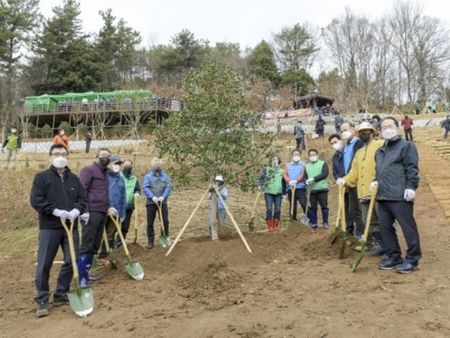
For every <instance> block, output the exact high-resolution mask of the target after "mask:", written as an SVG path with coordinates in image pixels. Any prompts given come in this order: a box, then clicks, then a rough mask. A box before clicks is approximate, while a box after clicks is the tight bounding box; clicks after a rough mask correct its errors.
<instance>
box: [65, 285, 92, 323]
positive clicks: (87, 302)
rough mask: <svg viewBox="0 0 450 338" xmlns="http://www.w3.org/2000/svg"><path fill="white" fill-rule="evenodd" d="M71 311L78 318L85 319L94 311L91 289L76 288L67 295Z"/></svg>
mask: <svg viewBox="0 0 450 338" xmlns="http://www.w3.org/2000/svg"><path fill="white" fill-rule="evenodd" d="M67 298H69V304H70V307H71V308H72V310H73V311H74V312H75V313H76V314H77V315H78V316H80V317H83V318H84V317H87V316H88V315H90V314H91V313H92V311H93V310H94V295H93V294H92V290H91V288H85V289H82V288H77V289H75V290H74V291H70V292H68V293H67Z"/></svg>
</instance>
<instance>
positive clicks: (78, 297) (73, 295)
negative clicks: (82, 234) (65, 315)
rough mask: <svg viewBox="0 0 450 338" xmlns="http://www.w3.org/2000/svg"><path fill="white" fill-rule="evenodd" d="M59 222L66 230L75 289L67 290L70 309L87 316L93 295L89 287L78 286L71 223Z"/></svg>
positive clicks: (91, 307) (90, 308) (79, 314)
mask: <svg viewBox="0 0 450 338" xmlns="http://www.w3.org/2000/svg"><path fill="white" fill-rule="evenodd" d="M60 220H61V224H62V226H63V228H64V230H65V231H66V234H67V239H68V240H69V248H70V258H71V260H72V268H73V283H74V285H75V290H74V291H70V292H67V298H69V304H70V307H71V308H72V310H73V311H74V312H75V313H76V314H77V315H78V316H80V317H83V318H84V317H86V316H88V315H89V314H90V313H91V312H92V311H93V310H94V295H93V294H92V290H91V288H90V287H88V288H84V289H82V288H81V286H80V277H79V274H78V264H77V256H76V255H75V245H74V244H73V223H74V222H71V223H70V228H68V227H67V225H66V220H64V219H62V218H61V219H60Z"/></svg>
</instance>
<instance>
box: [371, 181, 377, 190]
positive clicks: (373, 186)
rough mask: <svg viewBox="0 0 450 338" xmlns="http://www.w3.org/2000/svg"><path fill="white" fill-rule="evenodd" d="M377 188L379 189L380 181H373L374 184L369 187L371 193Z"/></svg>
mask: <svg viewBox="0 0 450 338" xmlns="http://www.w3.org/2000/svg"><path fill="white" fill-rule="evenodd" d="M375 188H378V181H373V182H372V183H370V185H369V189H370V191H373V190H374V189H375Z"/></svg>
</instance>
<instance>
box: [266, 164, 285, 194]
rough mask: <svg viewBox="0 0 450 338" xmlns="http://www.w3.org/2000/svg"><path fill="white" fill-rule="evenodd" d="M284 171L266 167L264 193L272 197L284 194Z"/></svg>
mask: <svg viewBox="0 0 450 338" xmlns="http://www.w3.org/2000/svg"><path fill="white" fill-rule="evenodd" d="M283 173H284V171H283V169H281V168H276V169H275V168H274V167H266V178H265V186H266V188H265V189H264V192H265V193H266V194H271V195H280V194H281V193H282V192H283V185H282V183H281V180H282V179H283Z"/></svg>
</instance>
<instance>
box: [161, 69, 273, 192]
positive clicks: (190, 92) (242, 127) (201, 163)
mask: <svg viewBox="0 0 450 338" xmlns="http://www.w3.org/2000/svg"><path fill="white" fill-rule="evenodd" d="M184 89H185V93H186V96H185V102H187V104H188V107H189V109H187V110H183V111H181V112H179V113H175V114H173V115H172V116H170V117H169V119H168V120H167V123H166V124H165V125H164V127H160V128H158V129H157V131H156V133H155V135H156V142H155V147H156V149H157V151H159V153H160V155H166V156H168V157H169V158H170V159H171V160H173V161H174V162H175V165H174V166H172V167H170V168H168V171H169V173H170V174H171V176H172V180H173V181H175V182H177V184H181V185H187V184H196V183H197V184H198V183H201V182H206V181H211V179H212V178H213V177H214V176H215V175H218V174H220V175H223V176H224V178H225V180H226V182H227V184H228V185H232V186H236V187H239V188H240V189H242V190H243V191H247V190H249V189H252V188H254V187H255V186H256V180H257V176H258V175H259V173H260V170H261V167H262V166H263V165H264V164H265V163H266V162H267V161H266V159H267V158H268V157H270V156H271V155H272V151H273V150H272V149H271V148H272V147H271V145H272V141H273V136H274V135H273V134H272V133H264V132H262V130H261V128H260V123H261V122H260V121H261V120H260V119H259V118H257V117H256V115H255V114H252V113H250V112H248V111H247V110H246V104H245V99H244V88H243V83H242V80H241V78H240V77H239V76H238V75H237V74H236V73H235V72H233V71H232V70H231V68H230V67H229V66H227V65H224V64H219V63H215V62H207V63H204V64H203V65H202V66H200V67H199V68H198V69H197V70H195V71H193V72H191V73H190V74H189V75H188V77H187V79H186V82H185V88H184Z"/></svg>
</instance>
